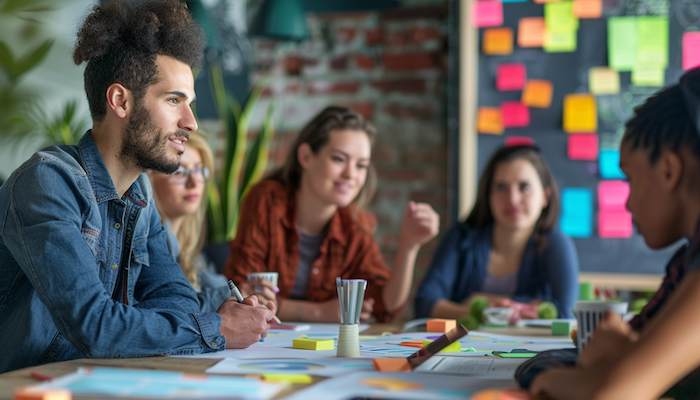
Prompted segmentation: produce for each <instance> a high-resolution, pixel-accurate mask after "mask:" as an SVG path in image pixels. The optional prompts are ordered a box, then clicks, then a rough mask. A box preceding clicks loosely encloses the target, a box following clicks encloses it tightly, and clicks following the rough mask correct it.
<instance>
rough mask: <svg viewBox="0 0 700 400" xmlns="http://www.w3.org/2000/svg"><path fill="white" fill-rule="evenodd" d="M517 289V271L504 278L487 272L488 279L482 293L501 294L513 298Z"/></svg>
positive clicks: (485, 280)
mask: <svg viewBox="0 0 700 400" xmlns="http://www.w3.org/2000/svg"><path fill="white" fill-rule="evenodd" d="M517 288H518V272H517V271H516V272H514V273H512V274H510V275H508V276H504V277H502V278H496V277H495V276H493V275H491V274H489V273H488V272H487V273H486V279H484V287H483V289H482V290H481V291H482V292H484V293H490V294H500V295H503V296H507V297H512V296H513V295H514V294H515V291H516V289H517Z"/></svg>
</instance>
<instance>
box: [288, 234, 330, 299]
mask: <svg viewBox="0 0 700 400" xmlns="http://www.w3.org/2000/svg"><path fill="white" fill-rule="evenodd" d="M325 238H326V232H323V233H321V234H319V235H307V234H306V233H304V232H302V231H301V230H299V268H298V269H297V279H296V281H295V282H294V288H293V289H292V293H291V294H290V295H289V297H290V298H291V299H297V300H299V299H304V298H306V290H307V289H308V288H309V276H310V275H311V264H313V263H314V261H316V259H317V258H318V256H319V255H320V254H321V244H322V243H323V239H325Z"/></svg>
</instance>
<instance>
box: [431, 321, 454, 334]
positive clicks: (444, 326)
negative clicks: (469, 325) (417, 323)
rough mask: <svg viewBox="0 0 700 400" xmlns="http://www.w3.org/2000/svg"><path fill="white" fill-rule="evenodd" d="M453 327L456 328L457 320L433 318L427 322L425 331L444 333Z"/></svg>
mask: <svg viewBox="0 0 700 400" xmlns="http://www.w3.org/2000/svg"><path fill="white" fill-rule="evenodd" d="M455 327H457V320H455V319H442V318H435V319H429V320H428V322H427V324H426V329H425V331H426V332H438V333H445V332H447V331H449V330H450V329H454V328H455Z"/></svg>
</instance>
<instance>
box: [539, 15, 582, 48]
mask: <svg viewBox="0 0 700 400" xmlns="http://www.w3.org/2000/svg"><path fill="white" fill-rule="evenodd" d="M547 4H557V3H547ZM577 34H578V31H577V30H571V31H569V30H560V31H559V30H551V31H550V30H548V31H547V32H545V34H544V44H543V45H542V49H543V50H544V51H546V52H547V53H570V52H574V51H576V45H577Z"/></svg>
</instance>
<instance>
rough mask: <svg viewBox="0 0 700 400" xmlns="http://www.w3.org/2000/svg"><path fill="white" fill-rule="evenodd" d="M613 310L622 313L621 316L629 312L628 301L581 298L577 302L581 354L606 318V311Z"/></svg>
mask: <svg viewBox="0 0 700 400" xmlns="http://www.w3.org/2000/svg"><path fill="white" fill-rule="evenodd" d="M607 311H612V312H614V313H617V314H620V318H622V316H623V315H625V313H626V312H627V303H624V302H612V301H594V300H580V301H577V302H576V319H577V320H578V331H577V333H576V340H577V341H578V352H579V354H581V352H582V351H583V349H585V348H586V345H587V344H588V341H589V340H591V336H593V332H594V331H595V329H596V328H597V327H598V325H600V323H601V322H602V321H603V318H605V313H606V312H607Z"/></svg>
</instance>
